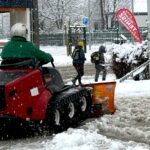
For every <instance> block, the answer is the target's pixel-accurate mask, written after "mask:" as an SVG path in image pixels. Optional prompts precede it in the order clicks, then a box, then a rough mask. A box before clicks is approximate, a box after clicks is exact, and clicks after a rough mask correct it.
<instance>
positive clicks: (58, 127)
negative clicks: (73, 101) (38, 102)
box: [46, 103, 65, 132]
mask: <svg viewBox="0 0 150 150" xmlns="http://www.w3.org/2000/svg"><path fill="white" fill-rule="evenodd" d="M63 108H64V107H63V106H62V105H61V103H59V104H57V103H50V104H49V105H48V109H47V119H46V120H47V121H46V122H47V125H48V127H49V130H50V132H51V130H54V132H61V131H63V130H65V114H64V109H63ZM58 115H59V121H58ZM56 120H57V121H56Z"/></svg>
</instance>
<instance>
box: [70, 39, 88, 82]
mask: <svg viewBox="0 0 150 150" xmlns="http://www.w3.org/2000/svg"><path fill="white" fill-rule="evenodd" d="M72 59H73V66H74V68H75V69H76V71H77V75H76V77H75V78H74V79H73V80H72V82H73V84H74V85H75V84H76V80H78V82H79V85H82V83H81V77H82V76H83V75H84V62H85V60H86V58H85V54H84V51H83V42H79V43H78V45H77V46H76V47H75V49H74V51H73V55H72Z"/></svg>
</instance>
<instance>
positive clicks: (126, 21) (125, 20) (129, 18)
mask: <svg viewBox="0 0 150 150" xmlns="http://www.w3.org/2000/svg"><path fill="white" fill-rule="evenodd" d="M116 19H117V20H118V21H119V22H120V23H121V24H122V25H123V26H124V27H125V28H126V29H127V30H128V31H129V32H130V33H131V35H132V36H133V37H134V38H135V40H136V42H139V43H141V42H142V39H141V35H140V31H139V28H138V26H137V23H136V20H135V18H134V16H133V14H132V13H131V12H130V11H129V10H128V9H120V10H118V11H117V12H116Z"/></svg>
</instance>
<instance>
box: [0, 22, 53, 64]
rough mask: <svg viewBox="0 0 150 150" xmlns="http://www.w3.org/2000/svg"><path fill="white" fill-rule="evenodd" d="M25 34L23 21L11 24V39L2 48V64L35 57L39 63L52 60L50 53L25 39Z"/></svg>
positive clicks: (25, 29)
mask: <svg viewBox="0 0 150 150" xmlns="http://www.w3.org/2000/svg"><path fill="white" fill-rule="evenodd" d="M27 34H28V30H27V28H26V26H25V25H24V24H23V23H16V24H15V25H13V26H12V28H11V40H10V41H9V42H8V43H6V45H5V46H4V48H3V49H2V54H1V57H2V59H3V61H2V62H3V64H4V63H7V62H9V63H11V62H12V63H13V62H14V63H15V62H17V60H25V59H37V60H38V61H39V62H40V64H46V63H48V62H53V61H54V59H53V57H52V56H51V54H49V53H45V52H43V51H41V50H40V49H38V48H37V47H36V46H35V45H34V44H32V42H29V41H27V40H26V37H27Z"/></svg>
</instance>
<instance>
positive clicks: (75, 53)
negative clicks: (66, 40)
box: [72, 49, 80, 60]
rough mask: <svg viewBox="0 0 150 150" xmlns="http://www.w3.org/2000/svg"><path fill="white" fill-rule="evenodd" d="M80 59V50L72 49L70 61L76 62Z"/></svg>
mask: <svg viewBox="0 0 150 150" xmlns="http://www.w3.org/2000/svg"><path fill="white" fill-rule="evenodd" d="M79 58H80V50H79V49H74V51H73V53H72V59H73V60H78V59H79Z"/></svg>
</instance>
